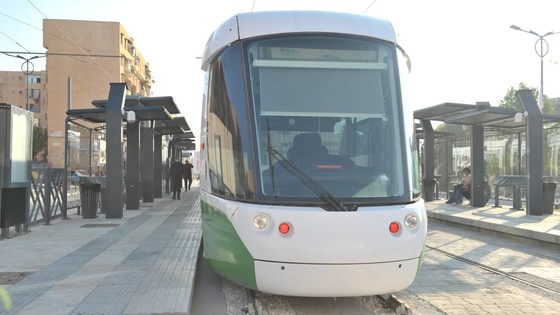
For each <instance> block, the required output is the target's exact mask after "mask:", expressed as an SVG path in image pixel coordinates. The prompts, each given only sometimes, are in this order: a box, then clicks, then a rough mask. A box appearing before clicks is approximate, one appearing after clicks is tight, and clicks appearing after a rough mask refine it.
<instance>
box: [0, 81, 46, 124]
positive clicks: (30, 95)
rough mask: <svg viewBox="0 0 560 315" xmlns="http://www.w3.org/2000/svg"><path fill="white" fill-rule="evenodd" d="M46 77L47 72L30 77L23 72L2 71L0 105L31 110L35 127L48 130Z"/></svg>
mask: <svg viewBox="0 0 560 315" xmlns="http://www.w3.org/2000/svg"><path fill="white" fill-rule="evenodd" d="M46 76H47V73H46V72H45V71H35V72H33V73H31V74H29V75H25V74H24V73H23V72H21V71H0V103H6V104H11V105H15V106H18V107H20V108H26V109H29V110H30V111H32V112H33V113H34V115H33V118H34V121H33V125H34V126H38V127H41V128H46V126H47V99H46V83H45V82H46ZM26 95H27V97H26Z"/></svg>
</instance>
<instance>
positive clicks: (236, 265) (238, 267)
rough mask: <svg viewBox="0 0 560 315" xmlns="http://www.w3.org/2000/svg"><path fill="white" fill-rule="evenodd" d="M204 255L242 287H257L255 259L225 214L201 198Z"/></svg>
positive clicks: (228, 277) (214, 268)
mask: <svg viewBox="0 0 560 315" xmlns="http://www.w3.org/2000/svg"><path fill="white" fill-rule="evenodd" d="M200 206H201V214H202V231H203V239H202V240H203V244H204V258H205V259H206V262H207V264H208V266H209V267H210V268H211V269H212V270H214V271H215V272H216V273H218V274H219V275H221V276H222V277H224V278H227V279H229V280H231V281H233V282H235V283H237V284H239V285H242V286H244V287H247V288H250V289H253V290H257V281H256V279H255V260H254V259H253V256H251V253H249V251H248V250H247V247H245V245H244V244H243V241H241V238H239V235H238V234H237V232H236V231H235V228H234V227H233V225H232V224H231V221H230V220H229V219H228V218H227V217H226V215H225V214H224V213H223V212H222V211H220V210H219V209H218V208H216V207H213V206H212V205H210V204H208V203H206V202H204V201H202V202H201V203H200Z"/></svg>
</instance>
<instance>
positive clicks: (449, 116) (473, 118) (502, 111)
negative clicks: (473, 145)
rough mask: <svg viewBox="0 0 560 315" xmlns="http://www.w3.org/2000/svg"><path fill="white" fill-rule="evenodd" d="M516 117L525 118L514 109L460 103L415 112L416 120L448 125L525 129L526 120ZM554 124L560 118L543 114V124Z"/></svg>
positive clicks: (559, 120) (440, 105)
mask: <svg viewBox="0 0 560 315" xmlns="http://www.w3.org/2000/svg"><path fill="white" fill-rule="evenodd" d="M516 115H521V116H522V117H524V113H523V112H519V111H517V110H515V109H513V108H505V107H492V106H480V105H471V104H459V103H443V104H439V105H435V106H431V107H427V108H423V109H419V110H416V111H415V112H414V118H415V119H419V120H437V121H443V122H444V123H446V124H460V125H478V126H484V127H488V128H504V129H521V128H525V127H526V121H525V119H521V120H517V121H516V119H515V116H516ZM553 122H560V116H559V115H548V114H543V124H546V123H553Z"/></svg>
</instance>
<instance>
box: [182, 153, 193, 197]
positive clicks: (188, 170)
mask: <svg viewBox="0 0 560 315" xmlns="http://www.w3.org/2000/svg"><path fill="white" fill-rule="evenodd" d="M192 168H193V165H192V164H191V163H190V162H189V160H185V166H184V173H183V177H184V178H185V191H187V190H191V184H192Z"/></svg>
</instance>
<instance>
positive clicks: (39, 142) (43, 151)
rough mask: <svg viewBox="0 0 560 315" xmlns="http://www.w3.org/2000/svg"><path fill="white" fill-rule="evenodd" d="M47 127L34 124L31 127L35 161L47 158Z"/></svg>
mask: <svg viewBox="0 0 560 315" xmlns="http://www.w3.org/2000/svg"><path fill="white" fill-rule="evenodd" d="M47 141H48V137H47V129H45V128H41V127H37V126H34V127H33V159H34V160H36V161H44V160H46V159H47V152H48V151H47V150H48V149H47V148H48V145H47Z"/></svg>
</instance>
